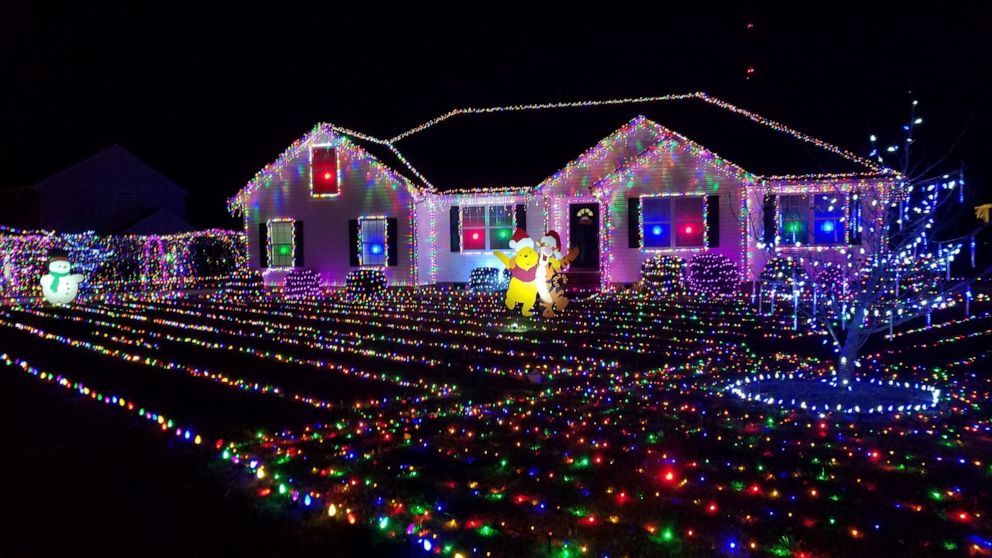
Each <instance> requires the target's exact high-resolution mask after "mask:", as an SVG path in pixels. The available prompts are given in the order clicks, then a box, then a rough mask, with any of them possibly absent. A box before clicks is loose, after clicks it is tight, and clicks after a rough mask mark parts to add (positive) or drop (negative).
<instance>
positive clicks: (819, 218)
mask: <svg viewBox="0 0 992 558" xmlns="http://www.w3.org/2000/svg"><path fill="white" fill-rule="evenodd" d="M846 198H847V196H844V195H829V194H817V195H816V196H814V201H813V243H814V244H843V243H844V203H845V202H846Z"/></svg>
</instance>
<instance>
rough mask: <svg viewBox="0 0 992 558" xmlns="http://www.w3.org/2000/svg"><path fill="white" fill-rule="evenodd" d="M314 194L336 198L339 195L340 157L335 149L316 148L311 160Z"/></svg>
mask: <svg viewBox="0 0 992 558" xmlns="http://www.w3.org/2000/svg"><path fill="white" fill-rule="evenodd" d="M310 173H311V174H310V177H311V180H312V181H313V193H314V194H316V195H318V196H334V195H337V193H338V191H339V190H338V157H337V152H336V151H335V149H334V148H333V147H326V146H325V147H314V148H313V152H312V155H311V158H310Z"/></svg>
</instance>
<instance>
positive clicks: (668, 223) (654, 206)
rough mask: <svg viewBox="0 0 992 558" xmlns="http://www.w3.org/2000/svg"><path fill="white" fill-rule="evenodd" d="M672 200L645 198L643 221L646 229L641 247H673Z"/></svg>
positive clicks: (642, 212)
mask: <svg viewBox="0 0 992 558" xmlns="http://www.w3.org/2000/svg"><path fill="white" fill-rule="evenodd" d="M671 211H672V199H671V198H643V199H642V200H641V221H642V223H643V224H642V226H643V227H644V229H643V231H642V233H643V234H642V235H641V238H642V239H643V241H642V243H641V245H642V246H643V247H644V248H670V247H671V246H672V213H671Z"/></svg>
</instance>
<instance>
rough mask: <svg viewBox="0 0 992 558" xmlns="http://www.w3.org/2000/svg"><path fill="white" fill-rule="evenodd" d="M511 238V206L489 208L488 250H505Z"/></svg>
mask: <svg viewBox="0 0 992 558" xmlns="http://www.w3.org/2000/svg"><path fill="white" fill-rule="evenodd" d="M512 238H513V206H512V205H490V206H489V248H490V249H491V250H506V249H508V248H510V240H511V239H512Z"/></svg>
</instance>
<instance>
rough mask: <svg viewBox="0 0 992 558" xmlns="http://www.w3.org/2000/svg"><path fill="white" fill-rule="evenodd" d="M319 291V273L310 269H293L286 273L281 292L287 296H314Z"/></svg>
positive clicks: (318, 293)
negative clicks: (284, 284) (284, 283)
mask: <svg viewBox="0 0 992 558" xmlns="http://www.w3.org/2000/svg"><path fill="white" fill-rule="evenodd" d="M321 292H322V289H321V281H320V274H319V273H317V272H316V271H314V270H312V269H294V270H292V271H290V272H289V274H288V275H286V286H285V288H284V289H283V293H284V294H285V295H286V297H287V298H303V297H316V296H320V295H321Z"/></svg>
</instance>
